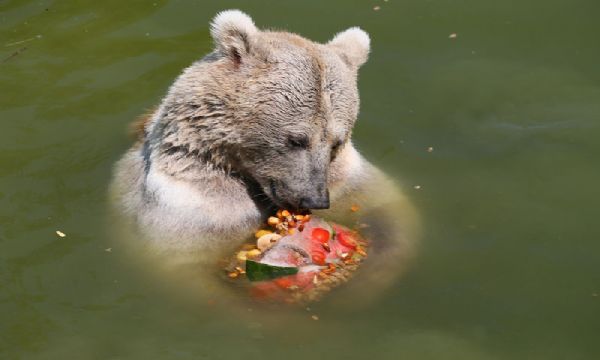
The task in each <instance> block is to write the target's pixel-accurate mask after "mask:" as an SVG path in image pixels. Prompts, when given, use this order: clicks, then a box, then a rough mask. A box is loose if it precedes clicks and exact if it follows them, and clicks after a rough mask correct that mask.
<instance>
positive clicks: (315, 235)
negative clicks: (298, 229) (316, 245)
mask: <svg viewBox="0 0 600 360" xmlns="http://www.w3.org/2000/svg"><path fill="white" fill-rule="evenodd" d="M310 235H311V237H312V239H313V240H315V241H317V242H320V243H321V244H324V243H326V242H327V241H329V231H327V230H326V229H323V228H314V229H313V231H312V233H311V234H310Z"/></svg>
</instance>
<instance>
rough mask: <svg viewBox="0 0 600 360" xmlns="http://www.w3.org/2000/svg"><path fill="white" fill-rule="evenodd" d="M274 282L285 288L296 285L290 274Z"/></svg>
mask: <svg viewBox="0 0 600 360" xmlns="http://www.w3.org/2000/svg"><path fill="white" fill-rule="evenodd" d="M274 282H275V284H277V286H279V287H280V288H283V289H287V288H289V287H290V286H292V285H294V282H293V281H292V279H291V277H290V276H286V277H280V278H277V279H275V280H274Z"/></svg>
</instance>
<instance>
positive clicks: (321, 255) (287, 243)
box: [227, 210, 367, 303]
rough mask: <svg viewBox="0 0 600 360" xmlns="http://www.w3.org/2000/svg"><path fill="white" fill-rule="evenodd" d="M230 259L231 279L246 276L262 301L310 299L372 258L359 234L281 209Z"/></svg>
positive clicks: (338, 283)
mask: <svg viewBox="0 0 600 360" xmlns="http://www.w3.org/2000/svg"><path fill="white" fill-rule="evenodd" d="M267 224H268V225H269V226H270V227H271V228H272V230H267V229H263V230H259V231H258V232H257V233H256V234H255V236H256V238H257V240H256V244H245V245H244V246H243V247H242V249H241V250H240V251H238V252H237V253H236V254H235V256H234V259H233V260H232V261H231V262H230V264H229V266H228V268H227V270H228V276H229V278H231V279H236V281H240V280H242V279H245V280H247V281H248V283H247V284H246V285H247V286H248V287H249V290H250V294H251V295H252V296H253V297H254V298H257V299H263V300H272V301H283V302H287V303H305V302H309V301H314V300H316V299H318V298H320V297H321V296H322V295H323V294H325V293H327V292H328V291H329V290H331V289H332V288H334V287H336V286H338V285H341V284H342V283H344V282H346V281H348V279H349V278H350V276H351V275H352V273H353V272H354V271H355V270H357V269H358V266H359V264H360V263H361V261H363V260H364V259H365V258H366V256H367V252H366V249H367V243H366V242H365V241H364V240H363V239H362V238H361V237H360V236H359V235H358V233H357V232H355V231H353V230H350V229H348V228H346V227H344V226H341V225H338V224H333V223H330V222H327V221H325V220H323V219H320V218H317V217H315V216H313V215H311V214H294V213H292V212H290V211H288V210H280V211H278V212H277V216H272V217H270V218H269V219H268V220H267Z"/></svg>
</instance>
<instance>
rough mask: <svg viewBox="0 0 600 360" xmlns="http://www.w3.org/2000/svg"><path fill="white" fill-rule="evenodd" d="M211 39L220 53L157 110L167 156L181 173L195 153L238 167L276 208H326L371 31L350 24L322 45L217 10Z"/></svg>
mask: <svg viewBox="0 0 600 360" xmlns="http://www.w3.org/2000/svg"><path fill="white" fill-rule="evenodd" d="M211 35H212V37H213V40H214V43H215V50H214V51H213V53H211V54H210V55H208V56H207V57H205V58H204V59H203V60H201V61H199V62H197V63H195V64H194V65H192V66H191V67H189V68H188V69H186V71H184V73H183V74H182V75H181V76H180V77H179V79H178V80H177V81H176V82H175V84H174V85H173V86H172V87H171V90H170V92H169V95H168V96H167V97H166V98H165V100H164V101H163V104H162V106H161V108H160V109H159V116H158V118H159V120H158V121H157V123H158V124H160V125H159V126H154V134H155V135H157V133H158V135H159V136H155V137H154V138H155V139H158V140H157V142H158V143H155V145H156V148H158V149H159V153H160V156H161V157H163V158H164V159H165V160H169V161H173V159H177V160H178V161H181V162H182V164H188V165H185V166H184V165H182V166H181V168H182V169H183V168H185V169H188V168H189V167H190V166H193V165H190V164H192V163H188V162H186V159H187V160H189V158H190V157H191V158H193V159H194V161H196V162H197V161H198V160H202V161H203V162H206V163H208V164H211V165H212V166H213V167H215V168H224V169H227V170H226V171H231V172H235V173H239V174H240V175H241V176H242V177H244V178H247V179H250V180H251V181H253V182H254V183H255V184H258V187H259V188H260V189H262V192H264V194H266V196H267V197H268V198H269V199H270V200H271V201H272V202H273V203H274V204H275V205H277V206H279V207H284V208H309V209H322V208H328V207H329V191H328V176H329V170H330V167H331V164H332V162H334V161H336V156H337V155H338V154H339V153H340V152H342V151H343V149H344V147H345V146H346V145H347V144H348V143H349V139H350V135H351V131H352V127H353V125H354V123H355V121H356V117H357V114H358V107H359V97H358V90H357V71H358V68H359V67H360V66H361V65H362V64H363V63H364V62H365V61H366V60H367V56H368V53H369V42H370V41H369V36H368V35H367V34H366V33H365V32H364V31H363V30H361V29H359V28H350V29H348V30H346V31H343V32H341V33H339V34H337V35H335V36H334V37H333V39H332V40H331V41H329V42H328V43H326V44H319V43H315V42H312V41H310V40H307V39H305V38H303V37H300V36H298V35H295V34H291V33H288V32H277V31H264V30H259V29H258V28H257V27H256V26H255V25H254V23H253V21H252V19H251V18H250V17H249V16H248V15H246V14H244V13H242V12H240V11H237V10H230V11H224V12H221V13H219V14H217V16H216V17H215V18H214V20H213V22H212V24H211ZM155 142H156V141H155Z"/></svg>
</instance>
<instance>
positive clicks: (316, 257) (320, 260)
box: [310, 251, 325, 265]
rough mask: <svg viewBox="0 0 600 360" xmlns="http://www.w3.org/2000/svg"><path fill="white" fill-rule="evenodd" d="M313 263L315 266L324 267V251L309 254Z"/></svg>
mask: <svg viewBox="0 0 600 360" xmlns="http://www.w3.org/2000/svg"><path fill="white" fill-rule="evenodd" d="M310 255H311V257H312V261H313V263H315V264H317V265H325V252H324V251H312V252H311V253H310Z"/></svg>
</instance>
